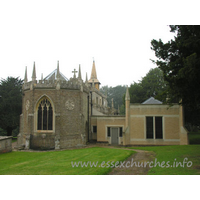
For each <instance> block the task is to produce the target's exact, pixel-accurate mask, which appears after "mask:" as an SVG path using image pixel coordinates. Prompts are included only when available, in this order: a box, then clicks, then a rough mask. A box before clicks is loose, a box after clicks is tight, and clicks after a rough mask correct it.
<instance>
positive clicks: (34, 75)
mask: <svg viewBox="0 0 200 200" xmlns="http://www.w3.org/2000/svg"><path fill="white" fill-rule="evenodd" d="M32 81H36V70H35V61H34V63H33V73H32Z"/></svg>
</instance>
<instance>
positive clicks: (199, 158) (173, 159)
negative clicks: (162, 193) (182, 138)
mask: <svg viewBox="0 0 200 200" xmlns="http://www.w3.org/2000/svg"><path fill="white" fill-rule="evenodd" d="M133 149H142V150H147V151H153V152H155V153H156V156H155V158H156V159H157V162H159V163H160V166H161V163H162V162H163V161H165V164H163V165H162V166H165V167H159V164H157V166H156V167H152V168H151V169H150V170H149V172H148V174H151V175H154V174H155V175H200V145H183V146H182V145H180V146H149V147H133ZM184 158H188V160H185V161H187V162H188V163H186V164H184V167H183V160H184ZM168 161H169V162H168ZM189 161H191V162H192V166H191V167H187V165H188V166H190V165H191V162H189ZM167 162H168V164H167ZM177 162H180V163H181V165H182V167H181V166H180V164H179V165H178V166H177V167H176V165H177ZM154 164H155V160H154Z"/></svg>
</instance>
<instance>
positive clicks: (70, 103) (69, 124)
mask: <svg viewBox="0 0 200 200" xmlns="http://www.w3.org/2000/svg"><path fill="white" fill-rule="evenodd" d="M87 95H88V94H87V92H84V91H81V90H80V89H78V88H77V89H72V90H70V89H59V90H56V89H54V88H48V89H45V88H41V89H40V88H39V89H33V90H25V91H24V95H23V102H22V103H23V109H22V115H21V117H20V134H19V137H18V143H19V144H18V145H20V144H21V145H22V144H23V145H25V141H26V139H27V138H28V137H30V148H31V149H43V150H45V149H55V148H56V147H55V145H56V144H58V148H60V149H64V148H68V147H74V146H82V145H85V144H86V136H87V135H86V134H87V133H86V131H87V127H86V126H87V120H88V117H87V108H88V106H87ZM43 97H47V98H48V99H49V100H50V102H51V104H52V107H53V130H46V131H45V130H37V106H38V103H39V102H40V100H41V98H43Z"/></svg>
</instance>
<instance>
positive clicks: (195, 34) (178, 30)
mask: <svg viewBox="0 0 200 200" xmlns="http://www.w3.org/2000/svg"><path fill="white" fill-rule="evenodd" d="M170 29H171V30H170V31H171V32H174V34H175V37H174V39H173V40H171V41H169V42H167V43H163V42H162V40H161V39H160V40H159V41H157V40H152V41H151V49H152V50H154V51H155V55H156V57H157V58H158V60H156V61H154V62H155V63H156V64H157V65H158V67H159V68H160V69H161V70H162V71H163V75H164V79H165V80H166V81H167V82H168V84H169V89H168V93H169V94H171V95H172V96H173V97H175V98H178V99H179V100H182V104H183V105H186V107H187V108H190V109H193V110H195V109H199V108H200V92H199V88H200V26H179V25H173V26H172V25H171V26H170Z"/></svg>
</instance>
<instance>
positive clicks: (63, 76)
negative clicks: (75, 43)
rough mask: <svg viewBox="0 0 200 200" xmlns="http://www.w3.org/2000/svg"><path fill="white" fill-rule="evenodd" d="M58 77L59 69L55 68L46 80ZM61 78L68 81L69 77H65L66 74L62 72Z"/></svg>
mask: <svg viewBox="0 0 200 200" xmlns="http://www.w3.org/2000/svg"><path fill="white" fill-rule="evenodd" d="M56 79H57V69H55V70H54V71H53V72H51V73H50V74H49V75H48V76H47V77H45V78H44V80H56ZM60 80H63V81H68V78H66V77H65V75H63V74H62V73H61V72H60Z"/></svg>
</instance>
